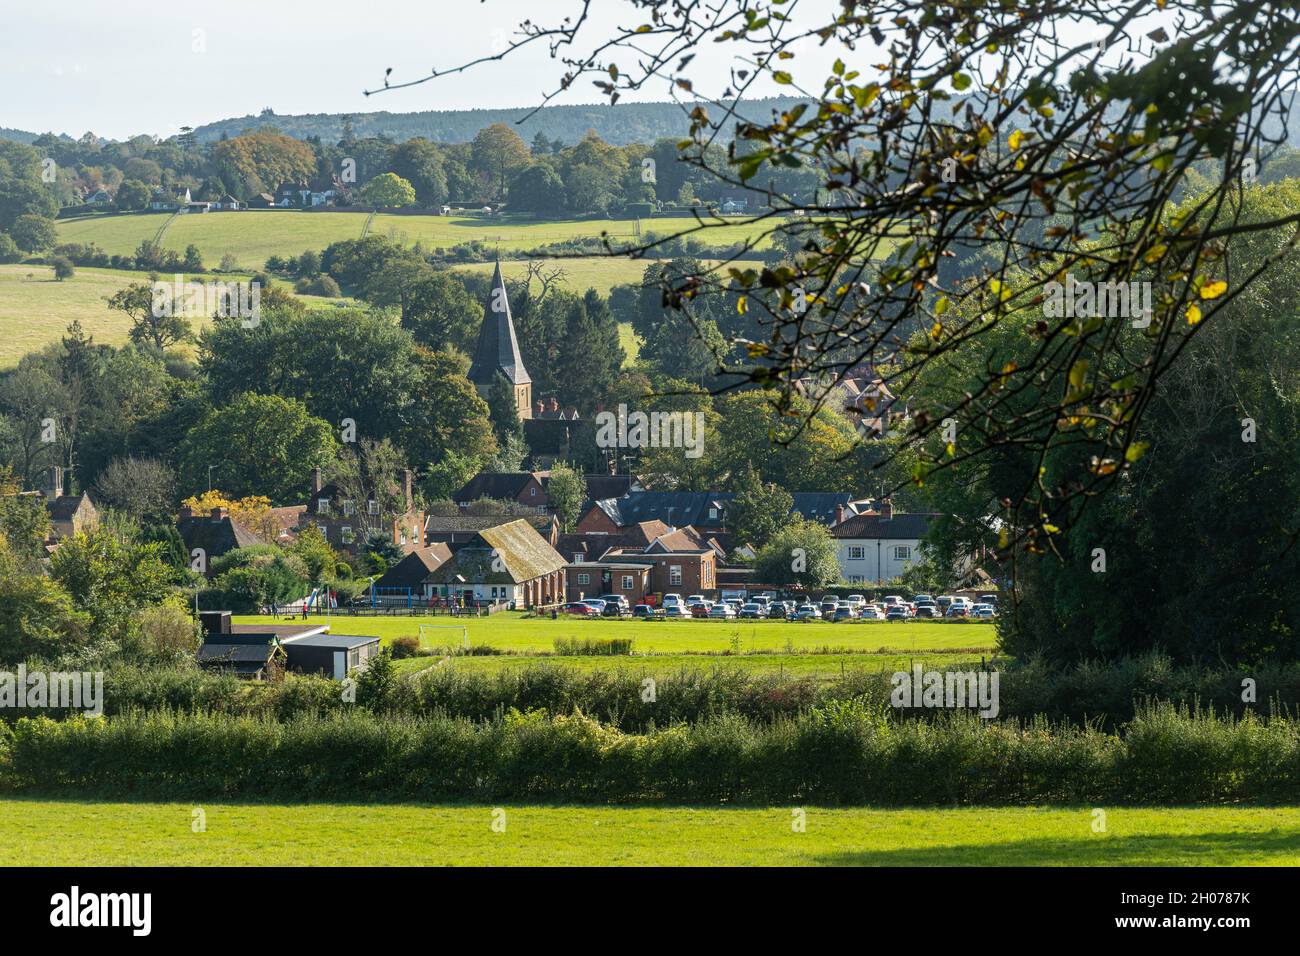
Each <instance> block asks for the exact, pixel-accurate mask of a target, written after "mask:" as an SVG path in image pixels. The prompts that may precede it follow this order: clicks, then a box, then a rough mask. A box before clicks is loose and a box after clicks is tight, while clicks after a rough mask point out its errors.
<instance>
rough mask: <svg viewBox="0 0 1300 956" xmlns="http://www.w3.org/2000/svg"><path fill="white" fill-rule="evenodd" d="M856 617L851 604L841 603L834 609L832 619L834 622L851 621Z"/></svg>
mask: <svg viewBox="0 0 1300 956" xmlns="http://www.w3.org/2000/svg"><path fill="white" fill-rule="evenodd" d="M857 616H858V615H857V612H856V611H854V610H853V605H852V604H850V603H849V602H848V601H841V602H840V603H839V606H837V607H836V608H835V615H834V617H833V618H832V619H833V620H835V621H851V620H853V619H854V618H855V617H857Z"/></svg>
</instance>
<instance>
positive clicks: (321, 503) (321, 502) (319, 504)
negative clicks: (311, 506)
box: [316, 498, 330, 515]
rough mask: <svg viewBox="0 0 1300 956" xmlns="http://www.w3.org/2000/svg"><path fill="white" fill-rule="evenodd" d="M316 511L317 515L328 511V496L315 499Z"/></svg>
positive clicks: (325, 513)
mask: <svg viewBox="0 0 1300 956" xmlns="http://www.w3.org/2000/svg"><path fill="white" fill-rule="evenodd" d="M316 513H317V514H318V515H327V514H329V513H330V500H329V499H328V498H317V499H316Z"/></svg>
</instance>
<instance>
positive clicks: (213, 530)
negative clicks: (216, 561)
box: [176, 515, 266, 561]
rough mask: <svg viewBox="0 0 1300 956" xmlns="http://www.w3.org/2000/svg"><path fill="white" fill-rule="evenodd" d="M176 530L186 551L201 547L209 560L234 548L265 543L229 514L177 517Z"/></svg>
mask: <svg viewBox="0 0 1300 956" xmlns="http://www.w3.org/2000/svg"><path fill="white" fill-rule="evenodd" d="M176 530H177V531H179V532H180V535H181V540H182V541H184V542H185V549H186V550H187V551H193V550H194V549H195V548H202V549H203V551H204V553H205V554H206V555H207V556H208V560H209V561H211V560H212V559H213V558H215V557H217V556H218V555H222V554H225V553H226V552H227V551H234V550H235V549H236V548H247V547H250V546H252V545H255V544H266V542H265V541H263V540H262V539H261V538H260V537H259V536H258V535H256V534H254V533H253V532H252V531H250V530H249V529H248V528H246V527H244V526H243V525H242V524H240V523H239V522H238V521H236V520H235V519H234V518H231V517H230V516H229V515H227V516H225V517H223V518H213V517H212V516H211V515H195V516H194V517H192V518H179V519H177V521H176Z"/></svg>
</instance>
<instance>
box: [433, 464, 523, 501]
mask: <svg viewBox="0 0 1300 956" xmlns="http://www.w3.org/2000/svg"><path fill="white" fill-rule="evenodd" d="M532 479H533V473H532V472H530V471H480V472H479V473H478V474H477V475H475V476H474V477H473V478H471V479H470V480H469V481H467V482H466V483H465V484H464V485H463V486H462V487H461V488H459V489H458V490H457V491H456V493H455V494H454V495H452V496H451V500H452V501H478V499H480V498H496V499H498V500H507V501H513V500H514V499H516V498H518V497H519V493H520V492H521V491H523V490H524V487H525V486H526V485H527V484H528V482H529V481H531V480H532Z"/></svg>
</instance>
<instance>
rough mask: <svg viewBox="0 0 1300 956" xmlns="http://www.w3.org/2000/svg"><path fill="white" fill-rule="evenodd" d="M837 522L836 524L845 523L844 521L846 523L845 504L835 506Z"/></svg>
mask: <svg viewBox="0 0 1300 956" xmlns="http://www.w3.org/2000/svg"><path fill="white" fill-rule="evenodd" d="M835 523H836V524H843V523H844V506H843V505H836V506H835Z"/></svg>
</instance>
